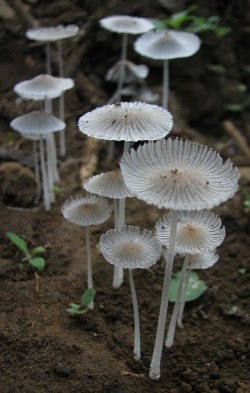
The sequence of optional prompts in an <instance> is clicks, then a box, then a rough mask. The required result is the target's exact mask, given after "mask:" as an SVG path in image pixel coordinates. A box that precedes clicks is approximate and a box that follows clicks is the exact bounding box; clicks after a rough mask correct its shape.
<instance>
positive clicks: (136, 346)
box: [129, 269, 141, 360]
mask: <svg viewBox="0 0 250 393" xmlns="http://www.w3.org/2000/svg"><path fill="white" fill-rule="evenodd" d="M129 283H130V289H131V295H132V302H133V310H134V358H135V360H140V358H141V338H140V320H139V309H138V302H137V296H136V291H135V284H134V279H133V273H132V270H131V269H129Z"/></svg>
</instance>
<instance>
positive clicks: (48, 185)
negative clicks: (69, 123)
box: [10, 111, 65, 210]
mask: <svg viewBox="0 0 250 393" xmlns="http://www.w3.org/2000/svg"><path fill="white" fill-rule="evenodd" d="M10 126H11V127H12V128H13V129H14V130H16V131H18V132H20V133H22V134H25V135H30V136H31V138H32V139H33V140H35V139H36V138H35V137H34V134H35V135H36V136H37V137H38V139H40V145H39V146H40V162H41V169H42V182H43V192H44V205H45V209H46V210H50V208H51V202H53V201H54V198H55V197H54V192H53V188H54V181H55V179H54V174H53V173H54V171H53V166H54V165H53V158H54V157H53V151H52V150H51V149H50V146H51V143H47V159H46V155H45V149H44V140H46V141H48V140H49V141H51V139H50V136H51V134H52V133H54V132H56V131H60V130H62V129H63V128H65V123H64V122H63V121H61V120H60V119H57V118H56V117H55V116H53V115H51V114H48V113H45V112H42V111H33V112H30V113H28V114H26V115H23V116H19V117H17V118H15V119H14V120H12V121H11V123H10Z"/></svg>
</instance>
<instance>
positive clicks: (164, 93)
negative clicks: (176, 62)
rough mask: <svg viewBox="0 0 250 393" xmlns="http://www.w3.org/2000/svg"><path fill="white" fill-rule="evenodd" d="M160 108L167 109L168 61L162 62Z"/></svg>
mask: <svg viewBox="0 0 250 393" xmlns="http://www.w3.org/2000/svg"><path fill="white" fill-rule="evenodd" d="M162 89H163V90H162V107H163V108H164V109H168V100H169V67H168V60H163V86H162Z"/></svg>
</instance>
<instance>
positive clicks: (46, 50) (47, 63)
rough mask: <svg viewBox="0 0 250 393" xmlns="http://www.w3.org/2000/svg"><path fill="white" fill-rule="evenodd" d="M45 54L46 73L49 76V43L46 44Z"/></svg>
mask: <svg viewBox="0 0 250 393" xmlns="http://www.w3.org/2000/svg"><path fill="white" fill-rule="evenodd" d="M45 52H46V73H47V74H48V75H51V57H50V43H49V42H46V45H45Z"/></svg>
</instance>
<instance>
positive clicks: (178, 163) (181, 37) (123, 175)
mask: <svg viewBox="0 0 250 393" xmlns="http://www.w3.org/2000/svg"><path fill="white" fill-rule="evenodd" d="M100 23H101V26H102V27H104V28H107V29H109V30H111V31H113V32H117V33H122V37H123V38H122V56H121V60H120V61H119V62H118V63H117V64H116V65H115V66H114V67H113V69H112V71H111V74H114V75H116V79H117V89H116V91H115V93H114V95H113V97H111V100H110V102H109V103H108V105H105V106H103V107H99V108H96V109H94V110H92V111H90V112H88V113H86V114H84V115H83V116H82V117H81V118H80V119H79V122H78V127H79V130H80V131H81V132H83V133H84V134H86V135H88V136H91V137H94V138H97V139H105V140H107V141H124V154H123V156H122V157H121V160H120V170H114V171H111V172H108V173H102V174H99V175H96V176H93V177H92V178H90V179H89V180H88V181H87V182H86V183H85V184H84V185H83V188H84V189H85V191H87V194H86V195H77V196H76V197H71V198H69V199H68V200H67V201H66V202H65V204H64V205H63V207H62V213H63V216H64V217H65V218H66V219H67V220H69V221H71V222H73V223H76V224H78V225H80V226H83V227H86V235H87V237H86V246H87V261H88V264H87V266H88V268H87V270H88V273H87V276H88V287H91V286H92V285H93V280H92V267H91V258H90V246H89V229H88V228H89V226H90V225H96V224H101V223H102V222H104V221H105V220H106V219H108V217H110V215H111V212H112V207H113V210H114V229H110V230H109V231H108V232H107V233H105V234H102V235H101V238H100V243H99V248H100V251H101V253H102V254H103V256H104V258H105V259H106V260H107V261H108V262H109V263H110V264H112V265H114V275H113V287H114V288H119V287H120V285H122V282H123V271H124V269H128V271H129V282H130V287H131V294H132V302H133V310H134V357H135V359H136V360H139V359H140V356H141V349H140V323H139V311H138V304H137V297H136V291H135V286H134V280H133V275H132V271H133V269H138V268H139V269H145V268H149V267H151V266H152V265H154V264H155V263H156V262H157V261H158V260H159V259H160V257H161V256H162V257H163V258H164V259H165V275H164V282H163V286H162V300H161V306H160V312H159V320H158V326H157V331H156V338H155V345H154V351H153V356H152V361H151V366H150V372H149V376H150V378H152V379H154V380H157V379H159V378H160V364H161V356H162V349H163V346H164V335H165V331H166V317H167V310H168V302H169V288H170V280H171V275H172V268H173V262H174V257H175V255H176V254H179V255H181V256H182V257H183V259H184V262H183V267H182V272H181V279H180V285H179V290H178V295H177V300H176V303H175V307H174V310H173V314H172V318H171V322H170V326H169V330H168V334H167V339H166V343H165V345H166V346H167V347H171V346H172V344H173V339H174V334H175V327H176V325H177V323H178V325H179V326H181V327H182V326H183V324H182V316H183V310H184V305H185V296H186V290H187V283H188V276H189V274H188V273H189V271H190V270H191V269H204V268H208V267H210V266H212V265H214V264H215V263H216V262H217V261H218V255H217V253H216V248H217V247H218V246H219V245H220V244H221V243H222V242H223V239H224V237H225V228H224V226H223V225H222V222H221V220H220V218H219V217H218V216H217V215H216V214H215V213H213V212H212V211H211V210H210V209H212V208H213V207H215V206H218V205H219V204H220V203H222V202H224V201H226V200H227V199H229V198H231V197H232V196H233V195H234V194H235V192H236V191H237V189H238V180H239V172H238V170H237V168H235V167H234V166H233V164H232V162H231V161H230V160H229V159H228V160H226V161H225V162H223V160H222V158H221V157H220V155H219V154H218V153H217V152H215V151H214V150H213V149H211V148H208V147H207V146H203V145H200V144H199V143H196V142H191V141H188V140H182V139H179V138H174V139H172V138H167V139H166V136H167V135H168V134H169V132H170V131H171V129H172V126H173V119H172V115H171V114H170V113H169V111H168V110H167V104H168V67H167V61H168V59H171V58H174V57H185V56H190V55H191V54H193V53H195V52H196V51H197V50H198V48H199V45H200V41H199V38H198V37H197V36H195V35H194V34H191V33H184V32H173V31H169V30H166V31H149V30H152V28H153V27H152V24H151V22H149V21H148V20H146V19H143V18H135V17H130V16H112V17H107V18H104V19H102V20H101V21H100ZM150 24H151V26H150ZM143 32H144V34H143V35H142V36H141V37H139V39H138V40H137V41H136V42H135V48H136V50H137V51H138V52H139V53H141V54H143V55H145V56H148V57H151V58H154V59H161V60H163V62H164V67H163V70H164V72H163V74H164V77H163V81H164V82H163V94H162V106H158V105H154V104H152V103H145V102H140V101H134V102H122V101H120V100H121V96H122V95H123V93H124V85H125V84H126V83H127V81H128V80H129V79H128V77H129V75H130V74H131V72H132V73H133V74H134V75H137V77H138V74H139V75H140V76H141V73H140V72H141V71H142V73H143V72H144V74H145V68H144V67H143V66H135V65H133V64H131V63H130V62H128V60H127V58H126V53H127V34H140V33H143ZM138 67H140V68H139V69H138ZM142 67H143V68H142ZM131 70H132V71H131ZM145 140H146V141H148V142H147V143H144V144H142V145H140V146H139V147H138V148H137V149H135V148H131V149H130V143H133V142H138V141H145ZM127 197H136V198H138V199H140V200H142V201H145V202H146V203H148V204H152V205H155V206H157V207H158V208H166V209H168V210H169V213H168V214H166V215H165V216H164V217H162V218H160V219H159V220H158V221H157V223H156V225H155V233H153V232H151V231H149V230H147V229H144V230H142V231H141V230H140V229H139V228H138V227H136V226H132V225H125V199H126V198H127ZM109 201H110V202H109ZM111 201H112V203H111Z"/></svg>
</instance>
